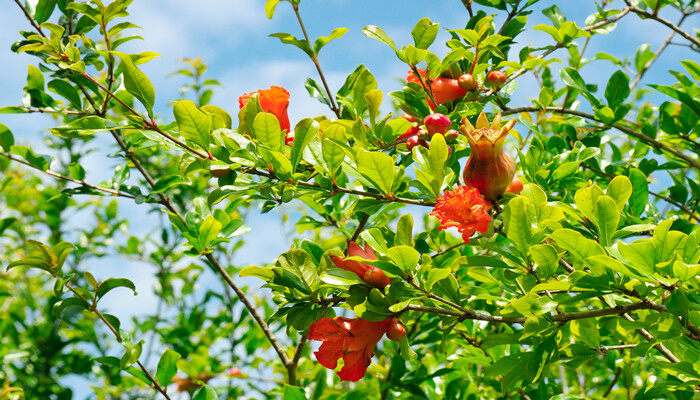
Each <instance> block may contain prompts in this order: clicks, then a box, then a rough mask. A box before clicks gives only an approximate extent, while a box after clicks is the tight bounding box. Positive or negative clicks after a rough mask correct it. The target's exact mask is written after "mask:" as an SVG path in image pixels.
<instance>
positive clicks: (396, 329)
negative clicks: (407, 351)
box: [386, 318, 406, 342]
mask: <svg viewBox="0 0 700 400" xmlns="http://www.w3.org/2000/svg"><path fill="white" fill-rule="evenodd" d="M404 336H406V327H405V326H404V325H403V324H402V323H401V321H400V320H399V319H398V318H392V319H391V321H389V329H388V330H387V331H386V337H388V338H389V340H393V341H395V342H398V341H399V340H401V339H403V338H404Z"/></svg>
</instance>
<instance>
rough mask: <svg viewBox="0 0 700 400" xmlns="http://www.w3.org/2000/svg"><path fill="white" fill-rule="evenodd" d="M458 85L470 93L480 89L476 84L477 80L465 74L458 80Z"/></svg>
mask: <svg viewBox="0 0 700 400" xmlns="http://www.w3.org/2000/svg"><path fill="white" fill-rule="evenodd" d="M457 84H458V85H459V87H461V88H462V89H464V90H466V91H469V92H473V91H475V90H476V89H478V88H479V84H478V83H477V82H476V79H474V77H473V76H472V74H464V75H462V76H460V77H459V79H457Z"/></svg>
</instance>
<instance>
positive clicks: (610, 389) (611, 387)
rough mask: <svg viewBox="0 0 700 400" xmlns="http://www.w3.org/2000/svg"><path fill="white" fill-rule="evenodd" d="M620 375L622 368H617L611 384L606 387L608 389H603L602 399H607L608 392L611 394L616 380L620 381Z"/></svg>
mask: <svg viewBox="0 0 700 400" xmlns="http://www.w3.org/2000/svg"><path fill="white" fill-rule="evenodd" d="M621 373H622V368H620V367H617V369H616V370H615V376H614V377H613V380H612V382H610V385H608V388H607V389H605V393H603V398H604V399H606V398H608V395H609V394H610V392H611V391H612V390H613V388H614V387H615V384H616V383H617V380H618V379H620V374H621Z"/></svg>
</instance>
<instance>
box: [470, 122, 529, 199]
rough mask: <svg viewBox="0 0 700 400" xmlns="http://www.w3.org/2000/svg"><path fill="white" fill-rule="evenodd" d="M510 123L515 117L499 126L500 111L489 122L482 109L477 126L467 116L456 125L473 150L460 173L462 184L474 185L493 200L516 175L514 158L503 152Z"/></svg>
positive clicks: (511, 126)
mask: <svg viewBox="0 0 700 400" xmlns="http://www.w3.org/2000/svg"><path fill="white" fill-rule="evenodd" d="M513 125H515V120H510V121H508V123H507V124H506V125H505V126H504V127H503V128H501V114H496V117H495V118H494V119H493V123H492V124H491V125H489V121H488V119H487V118H486V113H484V112H483V111H482V112H481V114H480V115H479V118H478V119H477V121H476V128H475V127H474V126H473V125H472V124H471V123H470V122H469V120H468V119H467V118H466V117H464V118H462V125H461V126H460V128H459V129H460V132H462V133H463V134H465V135H466V136H467V140H469V146H470V147H471V150H472V153H471V155H470V156H469V159H468V160H467V162H466V164H465V165H464V171H463V173H462V177H463V178H464V184H465V185H467V186H471V187H473V188H476V189H477V190H479V193H481V194H482V195H483V196H484V198H486V199H487V200H490V201H492V202H493V201H496V200H498V198H499V197H501V195H502V194H503V193H504V192H505V191H506V189H507V188H508V186H509V185H510V183H511V182H512V181H513V176H514V175H515V164H513V160H511V159H510V157H508V155H506V154H505V153H503V142H504V140H505V138H506V136H508V132H510V130H511V129H512V128H513Z"/></svg>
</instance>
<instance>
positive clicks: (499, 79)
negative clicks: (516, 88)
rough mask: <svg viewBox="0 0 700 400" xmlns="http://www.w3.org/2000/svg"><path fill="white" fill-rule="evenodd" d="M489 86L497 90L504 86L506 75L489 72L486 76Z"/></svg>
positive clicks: (501, 72) (499, 72)
mask: <svg viewBox="0 0 700 400" xmlns="http://www.w3.org/2000/svg"><path fill="white" fill-rule="evenodd" d="M488 80H489V85H491V87H492V88H494V89H496V90H498V89H500V88H502V87H503V85H505V84H506V73H505V72H503V71H491V72H489V76H488Z"/></svg>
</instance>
